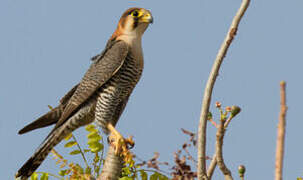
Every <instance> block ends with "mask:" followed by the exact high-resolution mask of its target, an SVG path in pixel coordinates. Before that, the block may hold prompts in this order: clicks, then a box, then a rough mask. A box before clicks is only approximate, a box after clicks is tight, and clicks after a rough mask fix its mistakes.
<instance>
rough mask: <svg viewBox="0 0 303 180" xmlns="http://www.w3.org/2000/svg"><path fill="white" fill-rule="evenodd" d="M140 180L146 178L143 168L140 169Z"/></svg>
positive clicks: (145, 179)
mask: <svg viewBox="0 0 303 180" xmlns="http://www.w3.org/2000/svg"><path fill="white" fill-rule="evenodd" d="M140 176H141V180H147V178H148V175H147V173H146V172H145V171H144V170H140Z"/></svg>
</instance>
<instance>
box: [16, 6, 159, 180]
mask: <svg viewBox="0 0 303 180" xmlns="http://www.w3.org/2000/svg"><path fill="white" fill-rule="evenodd" d="M152 22H153V17H152V14H151V12H150V11H148V10H146V9H143V8H130V9H128V10H126V11H125V12H124V13H123V15H122V17H121V18H120V21H119V23H118V26H117V29H116V30H115V32H114V33H113V34H112V36H111V37H110V39H109V40H108V42H107V44H106V47H105V49H104V50H103V52H102V53H100V54H99V55H97V56H95V57H93V58H92V64H91V66H90V68H89V69H88V71H87V72H86V73H85V75H84V77H83V78H82V80H81V81H80V83H79V84H77V85H76V86H75V87H74V88H72V89H71V90H70V91H69V92H68V93H67V94H66V95H65V96H64V97H63V98H62V99H61V100H60V104H59V105H58V106H57V107H55V108H54V109H52V110H51V111H49V112H48V113H46V114H45V115H43V116H42V117H40V118H39V119H37V120H36V121H34V122H32V123H30V124H29V125H27V126H25V127H24V128H23V129H21V130H20V131H19V134H23V133H26V132H29V131H31V130H34V129H37V128H42V127H45V126H49V125H52V124H56V125H55V127H54V128H53V129H52V131H51V132H50V133H49V135H48V136H47V137H46V138H45V140H44V141H43V142H42V144H41V145H40V146H39V147H38V148H37V150H36V151H35V153H34V154H33V155H32V156H31V157H30V159H29V160H28V161H27V162H26V163H25V164H24V165H23V166H22V167H21V168H20V169H19V171H18V172H17V174H16V177H21V179H22V180H25V179H27V178H28V177H30V176H31V174H32V173H33V172H34V171H35V170H36V169H37V168H38V167H39V166H40V164H41V163H42V161H43V160H44V159H45V158H46V156H47V155H48V154H49V152H50V151H51V149H52V148H53V147H54V146H55V145H57V144H58V143H59V142H60V141H61V140H62V139H64V138H65V137H66V136H67V135H68V134H70V133H71V132H72V131H74V130H75V129H77V128H79V127H81V126H84V125H87V124H89V123H92V122H96V124H98V125H100V126H101V127H102V129H103V130H104V132H105V133H111V137H112V139H113V144H114V146H115V147H116V150H117V153H119V151H118V149H121V146H123V143H122V142H124V140H123V137H122V136H121V134H120V133H119V132H118V131H117V130H116V129H115V128H114V127H115V125H116V123H117V121H118V120H119V117H120V115H121V113H122V112H123V110H124V108H125V105H126V103H127V101H128V98H129V96H130V94H131V92H132V91H133V89H134V87H135V86H136V84H137V82H138V81H139V79H140V77H141V74H142V70H143V52H142V46H141V39H142V35H143V33H144V32H145V30H146V29H147V27H148V26H149V24H150V23H152Z"/></svg>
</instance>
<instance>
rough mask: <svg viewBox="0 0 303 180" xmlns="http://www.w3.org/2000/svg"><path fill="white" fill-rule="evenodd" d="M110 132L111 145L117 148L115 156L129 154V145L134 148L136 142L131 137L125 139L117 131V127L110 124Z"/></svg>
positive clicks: (108, 126)
mask: <svg viewBox="0 0 303 180" xmlns="http://www.w3.org/2000/svg"><path fill="white" fill-rule="evenodd" d="M107 128H108V130H109V131H110V136H109V140H110V142H111V145H113V146H114V148H115V154H116V155H118V154H119V153H120V154H122V155H123V154H126V153H127V152H128V145H130V146H131V147H133V146H134V144H135V143H134V141H133V140H132V137H129V138H127V139H124V138H123V136H122V135H121V134H120V133H119V132H118V131H117V130H116V129H115V127H114V126H113V125H112V124H111V123H108V125H107Z"/></svg>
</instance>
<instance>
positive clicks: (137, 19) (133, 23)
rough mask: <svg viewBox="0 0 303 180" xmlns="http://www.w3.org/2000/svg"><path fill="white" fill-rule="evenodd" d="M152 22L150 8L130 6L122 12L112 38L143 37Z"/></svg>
mask: <svg viewBox="0 0 303 180" xmlns="http://www.w3.org/2000/svg"><path fill="white" fill-rule="evenodd" d="M150 23H153V16H152V14H151V12H150V11H149V10H146V9H144V8H129V9H128V10H126V11H125V12H124V13H123V14H122V16H121V18H120V21H119V23H118V27H117V29H116V31H115V32H114V34H113V35H112V39H116V38H118V39H123V40H126V39H125V38H127V39H128V40H130V39H137V38H139V39H141V37H142V35H143V33H144V32H145V30H146V29H147V27H148V25H149V24H150ZM128 40H127V41H128Z"/></svg>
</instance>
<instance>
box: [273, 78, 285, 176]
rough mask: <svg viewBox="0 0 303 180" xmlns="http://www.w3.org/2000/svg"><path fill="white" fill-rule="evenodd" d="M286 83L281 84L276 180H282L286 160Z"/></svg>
mask: <svg viewBox="0 0 303 180" xmlns="http://www.w3.org/2000/svg"><path fill="white" fill-rule="evenodd" d="M285 89H286V83H285V81H281V82H280V98H281V100H280V114H279V124H278V136H277V148H276V172H275V180H282V169H283V158H284V140H285V125H286V121H285V116H286V111H287V106H286V92H285V91H286V90H285Z"/></svg>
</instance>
